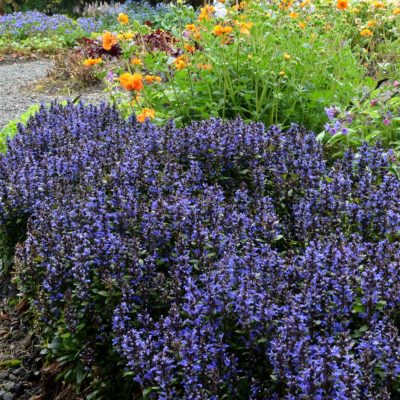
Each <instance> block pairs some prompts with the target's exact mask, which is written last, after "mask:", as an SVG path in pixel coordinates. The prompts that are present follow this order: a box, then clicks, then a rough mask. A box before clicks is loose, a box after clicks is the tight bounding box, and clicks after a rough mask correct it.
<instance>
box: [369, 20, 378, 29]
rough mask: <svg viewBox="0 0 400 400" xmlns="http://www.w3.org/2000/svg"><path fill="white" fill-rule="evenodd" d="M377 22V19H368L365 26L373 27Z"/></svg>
mask: <svg viewBox="0 0 400 400" xmlns="http://www.w3.org/2000/svg"><path fill="white" fill-rule="evenodd" d="M377 24H378V22H377V21H368V22H367V26H369V27H370V28H373V27H374V26H376V25H377Z"/></svg>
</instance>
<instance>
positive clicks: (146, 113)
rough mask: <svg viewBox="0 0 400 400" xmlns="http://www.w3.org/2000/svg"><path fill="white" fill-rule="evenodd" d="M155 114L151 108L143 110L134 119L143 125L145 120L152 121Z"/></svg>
mask: <svg viewBox="0 0 400 400" xmlns="http://www.w3.org/2000/svg"><path fill="white" fill-rule="evenodd" d="M155 116H156V112H155V111H154V110H153V109H152V108H143V110H142V112H141V113H140V114H139V115H138V116H137V117H136V119H137V120H138V121H139V122H141V123H143V122H144V121H146V119H147V118H149V119H154V118H155Z"/></svg>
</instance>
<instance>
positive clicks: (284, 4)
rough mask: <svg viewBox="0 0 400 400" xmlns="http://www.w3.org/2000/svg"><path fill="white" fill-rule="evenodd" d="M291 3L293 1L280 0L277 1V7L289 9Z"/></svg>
mask: <svg viewBox="0 0 400 400" xmlns="http://www.w3.org/2000/svg"><path fill="white" fill-rule="evenodd" d="M292 4H293V1H292V0H282V1H281V2H280V3H279V8H280V9H282V10H287V9H289V8H290V7H292Z"/></svg>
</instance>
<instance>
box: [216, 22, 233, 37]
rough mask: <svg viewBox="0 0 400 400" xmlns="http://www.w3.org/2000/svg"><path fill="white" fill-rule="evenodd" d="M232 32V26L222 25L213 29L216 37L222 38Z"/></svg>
mask: <svg viewBox="0 0 400 400" xmlns="http://www.w3.org/2000/svg"><path fill="white" fill-rule="evenodd" d="M231 32H232V27H231V26H221V25H215V26H214V29H213V33H214V35H215V36H222V35H227V34H229V33H231Z"/></svg>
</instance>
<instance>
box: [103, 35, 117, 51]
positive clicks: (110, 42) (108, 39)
mask: <svg viewBox="0 0 400 400" xmlns="http://www.w3.org/2000/svg"><path fill="white" fill-rule="evenodd" d="M102 39H103V49H104V50H107V51H109V50H111V48H112V47H113V46H115V45H116V44H117V38H116V37H115V36H114V35H113V34H112V33H111V32H104V33H103V36H102Z"/></svg>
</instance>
